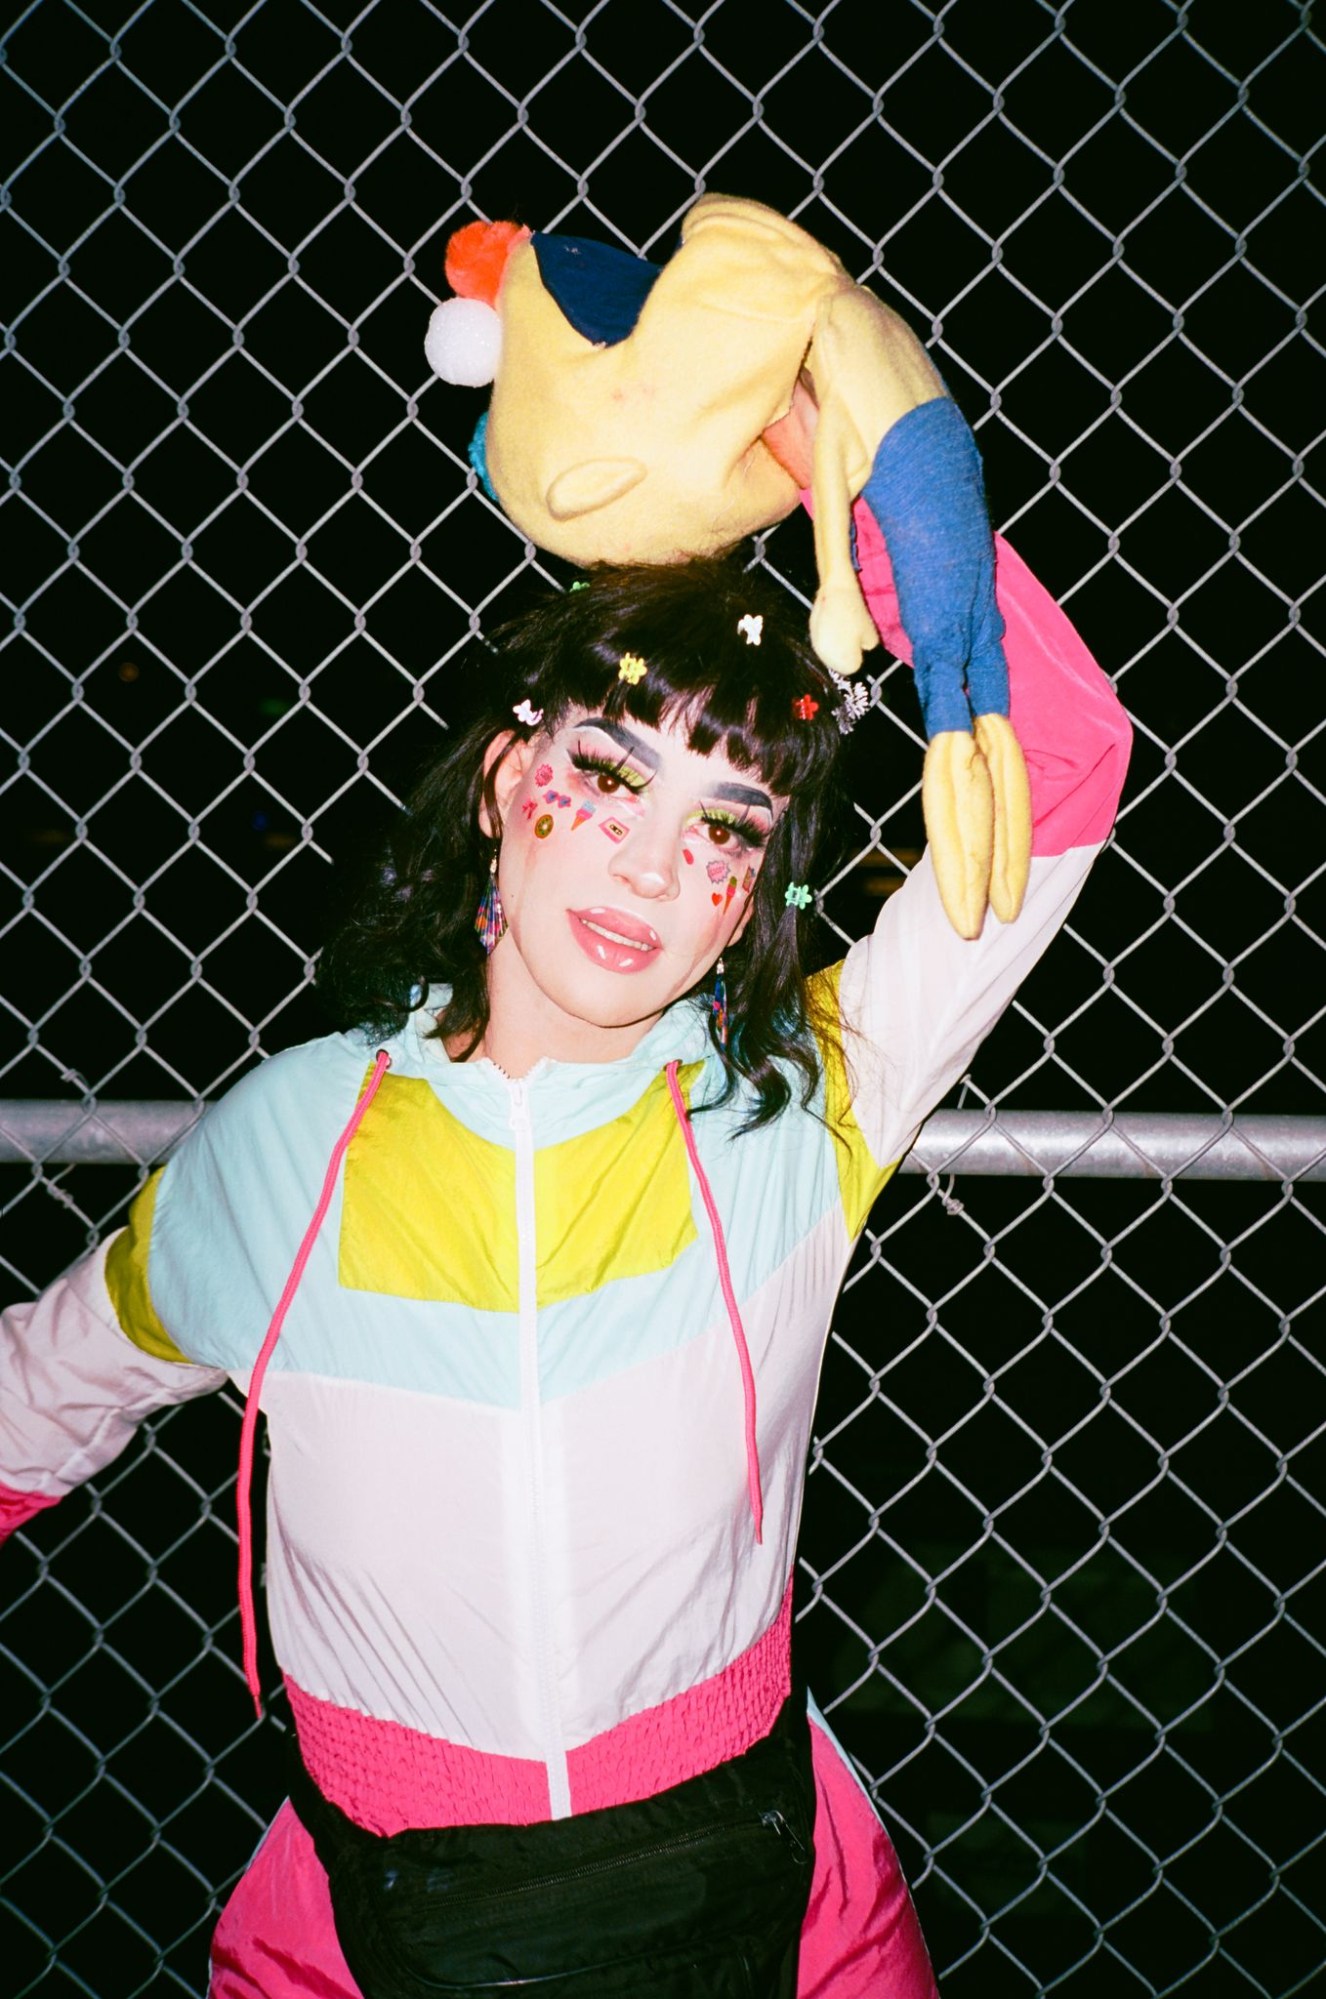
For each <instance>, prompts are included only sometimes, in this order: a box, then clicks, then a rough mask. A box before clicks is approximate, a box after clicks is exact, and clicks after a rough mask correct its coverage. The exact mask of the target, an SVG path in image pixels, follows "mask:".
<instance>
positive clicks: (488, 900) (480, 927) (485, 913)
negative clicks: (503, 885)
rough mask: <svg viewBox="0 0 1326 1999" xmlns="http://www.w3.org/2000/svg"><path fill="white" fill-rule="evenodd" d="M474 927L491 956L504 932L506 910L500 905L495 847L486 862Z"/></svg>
mask: <svg viewBox="0 0 1326 1999" xmlns="http://www.w3.org/2000/svg"><path fill="white" fill-rule="evenodd" d="M474 929H475V933H476V935H477V936H478V939H479V942H480V943H481V944H482V945H483V948H484V951H485V953H486V954H487V956H488V957H490V958H491V957H492V955H493V952H494V951H495V950H496V949H497V947H498V945H499V943H500V942H501V940H502V938H503V936H504V935H505V933H506V911H505V910H504V909H503V907H502V892H501V890H500V889H499V888H498V886H497V851H496V849H494V851H493V858H492V860H491V861H490V862H489V864H488V886H487V888H486V889H485V890H484V892H483V894H482V896H481V897H480V898H479V907H478V908H477V909H476V910H475V912H474Z"/></svg>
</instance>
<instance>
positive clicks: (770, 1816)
mask: <svg viewBox="0 0 1326 1999" xmlns="http://www.w3.org/2000/svg"><path fill="white" fill-rule="evenodd" d="M743 1832H749V1833H756V1834H759V1833H761V1832H772V1833H775V1834H776V1835H777V1837H778V1839H779V1841H780V1842H781V1843H785V1844H786V1845H787V1846H788V1847H790V1849H791V1851H792V1853H793V1854H794V1855H795V1857H796V1859H797V1860H798V1861H800V1862H804V1861H805V1860H806V1859H807V1858H808V1854H807V1849H806V1846H805V1844H804V1842H803V1841H802V1840H801V1839H799V1838H798V1837H797V1835H796V1833H795V1832H793V1830H792V1828H791V1826H790V1825H789V1824H788V1822H787V1820H786V1819H785V1818H784V1817H783V1814H782V1813H781V1812H759V1813H757V1814H755V1815H754V1816H753V1817H752V1816H750V1815H743V1816H741V1817H739V1818H724V1819H717V1820H715V1821H714V1823H713V1824H712V1825H707V1826H700V1827H697V1829H696V1830H695V1831H694V1832H679V1833H674V1834H673V1836H672V1838H671V1839H660V1840H657V1841H655V1842H654V1844H653V1845H652V1846H637V1847H632V1848H631V1849H630V1851H629V1852H626V1853H610V1854H606V1855H605V1856H604V1858H603V1859H602V1860H586V1861H582V1863H581V1864H580V1866H579V1867H564V1868H563V1869H562V1870H561V1872H560V1873H558V1874H540V1875H539V1876H538V1878H537V1879H536V1880H533V1881H519V1882H516V1883H514V1884H513V1885H512V1886H511V1887H509V1888H491V1889H482V1888H480V1889H476V1890H474V1891H472V1892H471V1893H468V1894H457V1893H455V1891H454V1890H448V1891H447V1896H446V1909H447V1914H448V1917H457V1916H459V1915H460V1913H461V1912H462V1910H464V1909H466V1908H468V1907H470V1906H472V1905H478V1904H482V1905H483V1906H484V1907H489V1906H491V1904H492V1903H494V1902H509V1901H515V1900H518V1899H519V1898H520V1897H521V1896H522V1895H546V1894H547V1893H548V1892H549V1891H550V1890H553V1889H557V1888H566V1887H569V1886H570V1885H571V1884H572V1883H573V1882H576V1881H591V1880H596V1879H598V1877H599V1876H600V1875H603V1874H612V1873H615V1872H617V1870H618V1869H620V1868H622V1867H634V1866H636V1865H638V1863H639V1862H641V1861H645V1860H657V1859H659V1858H660V1857H661V1856H662V1855H663V1854H667V1853H684V1852H686V1851H687V1849H688V1848H691V1847H696V1846H704V1845H706V1844H707V1843H708V1842H709V1841H710V1840H714V1839H726V1838H728V1837H730V1836H731V1835H732V1834H733V1833H743Z"/></svg>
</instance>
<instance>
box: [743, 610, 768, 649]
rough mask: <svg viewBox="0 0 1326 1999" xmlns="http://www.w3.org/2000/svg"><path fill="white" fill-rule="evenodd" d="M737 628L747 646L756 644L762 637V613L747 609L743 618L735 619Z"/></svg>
mask: <svg viewBox="0 0 1326 1999" xmlns="http://www.w3.org/2000/svg"><path fill="white" fill-rule="evenodd" d="M737 630H738V631H739V632H740V633H741V636H742V637H743V638H744V639H745V641H746V644H747V645H748V646H757V645H758V644H759V643H760V640H761V639H762V638H763V637H764V614H763V612H760V611H748V612H747V613H746V615H745V617H744V618H738V619H737Z"/></svg>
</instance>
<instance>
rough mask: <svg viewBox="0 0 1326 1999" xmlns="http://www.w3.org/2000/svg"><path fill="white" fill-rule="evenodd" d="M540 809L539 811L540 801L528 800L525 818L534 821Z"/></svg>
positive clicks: (535, 799) (524, 808)
mask: <svg viewBox="0 0 1326 1999" xmlns="http://www.w3.org/2000/svg"><path fill="white" fill-rule="evenodd" d="M538 809H539V801H538V799H537V798H527V799H526V800H525V804H524V807H523V810H524V814H525V817H526V818H527V819H532V818H533V817H534V815H535V813H536V812H537V811H538Z"/></svg>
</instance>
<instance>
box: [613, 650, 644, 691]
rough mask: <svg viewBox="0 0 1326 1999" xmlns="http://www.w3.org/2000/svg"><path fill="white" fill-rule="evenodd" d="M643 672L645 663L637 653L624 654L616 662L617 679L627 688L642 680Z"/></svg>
mask: <svg viewBox="0 0 1326 1999" xmlns="http://www.w3.org/2000/svg"><path fill="white" fill-rule="evenodd" d="M645 672H646V667H645V662H644V661H643V660H642V659H641V657H640V655H639V653H638V652H624V653H623V654H622V656H621V658H620V659H619V660H618V662H617V678H618V680H624V681H625V682H626V683H627V685H628V686H629V687H634V686H635V685H636V684H637V682H639V681H641V680H643V679H644V677H645Z"/></svg>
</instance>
